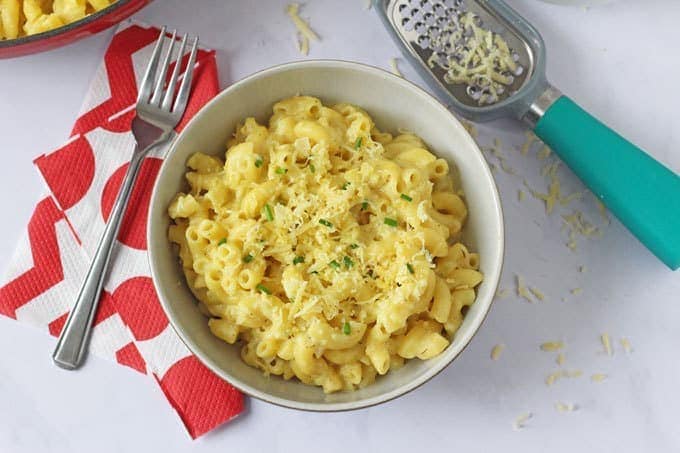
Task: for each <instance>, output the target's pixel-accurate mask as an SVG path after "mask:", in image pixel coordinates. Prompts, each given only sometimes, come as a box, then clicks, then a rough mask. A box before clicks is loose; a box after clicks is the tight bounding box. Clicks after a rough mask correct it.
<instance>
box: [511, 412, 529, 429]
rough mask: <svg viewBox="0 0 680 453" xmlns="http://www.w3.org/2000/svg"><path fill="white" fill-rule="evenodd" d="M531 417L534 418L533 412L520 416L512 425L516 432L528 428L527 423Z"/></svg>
mask: <svg viewBox="0 0 680 453" xmlns="http://www.w3.org/2000/svg"><path fill="white" fill-rule="evenodd" d="M531 417H533V414H532V413H531V412H525V413H523V414H521V415H519V416H518V417H517V418H516V419H515V421H514V422H513V424H512V426H513V428H514V429H515V431H517V430H520V429H522V428H524V427H526V423H527V421H529V419H530V418H531Z"/></svg>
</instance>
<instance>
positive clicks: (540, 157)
mask: <svg viewBox="0 0 680 453" xmlns="http://www.w3.org/2000/svg"><path fill="white" fill-rule="evenodd" d="M551 152H552V150H551V149H550V148H548V146H547V145H543V148H541V150H540V151H539V152H538V153H537V154H536V157H538V160H543V159H545V158H546V157H549V156H550V153H551Z"/></svg>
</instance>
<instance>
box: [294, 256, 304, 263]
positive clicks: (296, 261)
mask: <svg viewBox="0 0 680 453" xmlns="http://www.w3.org/2000/svg"><path fill="white" fill-rule="evenodd" d="M304 262H305V257H304V256H296V257H295V258H293V264H300V263H304Z"/></svg>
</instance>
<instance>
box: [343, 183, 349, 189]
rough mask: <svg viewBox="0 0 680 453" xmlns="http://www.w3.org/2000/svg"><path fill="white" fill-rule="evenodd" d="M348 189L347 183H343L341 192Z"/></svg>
mask: <svg viewBox="0 0 680 453" xmlns="http://www.w3.org/2000/svg"><path fill="white" fill-rule="evenodd" d="M348 187H349V181H347V182H345V183H344V184H343V185H342V190H347V188H348Z"/></svg>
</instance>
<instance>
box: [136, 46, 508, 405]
mask: <svg viewBox="0 0 680 453" xmlns="http://www.w3.org/2000/svg"><path fill="white" fill-rule="evenodd" d="M320 67H326V68H328V67H331V68H333V67H335V68H343V69H353V70H357V71H363V72H368V73H372V75H379V76H381V77H388V78H390V79H391V80H392V82H396V83H397V84H398V85H401V87H402V88H403V89H409V90H411V91H415V92H416V94H417V95H419V96H420V97H421V98H422V99H423V101H429V102H432V103H433V106H434V108H437V109H439V110H440V111H442V112H443V113H445V114H446V115H448V117H449V120H450V121H451V122H452V123H454V124H457V125H458V126H460V127H461V128H462V129H463V131H464V132H465V134H466V135H467V140H468V141H469V142H470V144H471V145H472V147H473V149H474V150H475V151H476V152H477V154H478V157H479V158H480V160H481V162H482V166H483V170H484V171H485V172H486V173H487V177H488V179H489V181H491V187H490V189H491V193H492V197H493V200H492V201H493V210H494V211H495V213H496V216H495V222H496V223H497V225H496V227H497V229H498V231H499V235H498V238H497V241H498V244H497V245H498V248H497V257H496V258H497V259H496V260H495V261H496V263H497V264H496V266H495V268H494V269H493V272H492V273H491V275H488V278H490V279H491V280H488V279H487V275H485V281H487V282H489V283H490V284H491V289H490V291H489V294H490V296H489V297H490V300H489V302H488V304H487V305H486V309H485V311H484V313H483V315H482V317H481V319H480V321H479V323H478V324H477V325H476V326H475V327H474V330H473V331H472V332H471V333H470V336H469V338H467V339H466V340H465V342H464V344H463V345H462V347H461V348H460V350H459V351H458V352H457V353H456V354H454V355H453V356H452V357H451V358H450V359H449V360H447V361H445V362H442V363H441V364H440V365H438V366H436V367H433V368H432V369H431V370H429V371H427V372H426V373H424V374H423V375H422V376H420V377H419V378H418V379H415V380H413V381H409V382H407V383H405V384H403V385H401V386H399V387H397V388H396V389H394V390H392V391H390V392H386V393H384V394H380V395H377V396H373V397H371V398H366V399H363V400H357V401H349V402H337V403H335V402H331V403H306V402H298V401H294V400H291V399H286V398H281V397H277V396H273V395H270V394H268V393H266V392H262V391H260V390H258V389H256V388H254V387H252V386H250V385H249V384H248V383H247V382H243V381H241V380H239V379H235V378H234V377H232V376H231V375H229V373H227V372H226V371H224V370H223V369H222V368H221V367H220V366H219V365H218V364H217V363H215V362H214V361H213V360H211V359H210V358H209V357H207V356H205V355H204V354H203V352H202V351H201V348H200V347H199V346H198V345H196V344H194V343H193V341H192V340H191V339H190V338H189V336H188V335H186V334H185V333H184V332H183V331H182V329H181V328H179V326H177V325H176V321H175V319H174V316H173V315H172V311H171V310H170V307H169V304H168V302H167V301H166V300H165V298H164V297H163V295H162V292H161V291H158V290H157V293H158V299H159V301H160V303H161V306H162V308H163V311H164V312H165V314H166V316H167V317H168V320H169V321H170V325H171V326H172V329H173V330H174V331H175V333H177V335H178V337H179V338H180V340H181V341H182V343H184V345H185V346H186V347H187V348H188V349H189V351H190V352H191V353H192V354H194V355H195V356H196V357H197V358H198V359H199V360H200V361H201V362H202V363H203V364H204V365H205V366H207V367H208V368H209V369H210V370H211V371H212V372H213V373H215V374H216V375H217V376H219V377H220V378H221V379H223V380H225V381H227V382H228V383H229V384H230V385H232V386H233V387H235V388H237V389H238V390H239V391H241V392H243V393H245V394H246V395H248V396H251V397H253V398H257V399H258V400H261V401H265V402H268V403H271V404H274V405H277V406H280V407H285V408H289V409H297V410H304V411H309V412H344V411H350V410H357V409H363V408H368V407H372V406H376V405H378V404H382V403H386V402H388V401H391V400H394V399H396V398H398V397H400V396H403V395H405V394H407V393H409V392H411V391H413V390H415V389H417V388H418V387H420V386H421V385H423V384H425V383H426V382H428V381H430V380H431V379H432V378H434V377H435V376H437V375H438V374H439V373H441V372H442V371H443V370H444V369H445V368H447V367H448V366H449V365H450V364H451V363H452V362H453V361H454V360H455V359H456V358H457V357H459V356H460V354H461V353H462V352H463V351H464V350H465V349H466V348H467V347H468V345H469V344H470V343H471V341H472V339H473V338H474V336H475V335H476V334H477V333H478V332H479V329H480V328H481V326H482V324H484V321H485V320H486V318H487V316H488V314H489V311H490V310H491V306H492V305H493V303H494V295H495V293H496V290H497V289H498V285H499V283H500V277H501V273H502V270H503V264H504V255H505V228H504V226H505V222H504V217H503V208H502V204H501V199H500V194H499V191H498V186H497V184H496V180H495V178H494V177H493V174H492V172H491V169H490V168H489V166H488V164H487V162H486V159H485V158H484V155H483V154H482V152H481V150H480V149H479V146H478V145H477V143H476V142H475V140H474V139H473V138H472V136H470V134H469V132H467V130H466V129H465V128H464V127H463V125H462V123H461V122H460V120H459V119H458V118H456V116H455V115H454V114H453V113H452V112H451V111H450V110H449V109H447V108H446V106H445V105H444V104H443V103H442V102H441V101H440V100H439V99H437V98H436V97H434V96H433V95H431V94H430V93H428V92H427V91H425V90H424V89H422V88H421V87H419V86H418V85H416V84H415V83H413V82H411V81H409V80H407V79H405V78H403V77H400V76H397V75H395V74H393V73H391V72H388V71H386V70H384V69H382V68H379V67H376V66H372V65H368V64H364V63H358V62H353V61H346V60H338V59H314V60H303V61H294V62H288V63H282V64H279V65H275V66H271V67H268V68H265V69H262V70H259V71H256V72H254V73H252V74H250V75H248V76H246V77H244V78H242V79H240V80H238V81H236V82H234V83H233V84H231V85H230V86H228V87H227V88H225V89H224V90H222V91H220V92H219V93H218V94H217V95H216V96H215V97H214V98H213V99H211V100H210V101H209V102H207V103H206V104H205V105H204V106H203V107H201V109H200V110H199V111H198V112H197V113H196V114H195V115H194V117H193V118H191V120H190V121H189V122H188V123H187V125H186V126H185V127H184V129H183V130H182V131H181V132H180V134H179V135H178V136H177V137H176V138H175V140H174V141H173V143H172V145H171V146H170V147H169V149H168V151H167V152H166V153H165V155H164V159H163V163H162V165H161V168H160V169H159V171H158V176H157V178H156V181H155V183H154V186H153V190H152V194H151V200H150V203H149V210H151V207H152V206H155V205H156V204H157V203H158V201H157V199H158V198H159V197H160V195H159V181H160V179H161V178H160V176H161V175H162V174H163V172H164V170H165V166H166V164H167V162H168V159H167V157H168V156H170V155H171V154H172V153H174V152H175V151H176V149H177V143H179V140H180V138H181V137H182V135H183V134H184V131H186V130H188V129H189V128H190V126H191V125H192V123H193V122H194V121H196V122H198V121H200V118H201V116H202V114H203V113H204V112H205V111H207V110H208V109H209V108H210V107H211V106H213V105H214V104H217V103H219V102H224V101H222V98H226V97H228V96H229V94H230V93H231V92H232V91H235V90H237V89H238V88H240V87H241V86H243V85H246V84H248V83H250V82H252V81H254V80H257V79H260V78H266V77H268V76H270V75H273V74H276V73H279V72H284V71H289V70H296V69H306V68H320ZM153 231H154V228H152V222H151V221H150V220H149V222H148V224H147V231H146V233H147V244H152V243H153V241H152V240H151V238H152V236H153ZM148 252H149V253H148V259H149V267H150V271H151V277H152V280H153V283H154V286H156V282H157V281H159V279H160V276H159V273H158V272H159V271H158V269H156V266H155V265H154V262H155V260H156V257H155V252H154V248H153V247H151V246H150V247H149V250H148ZM300 385H305V384H302V383H300Z"/></svg>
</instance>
